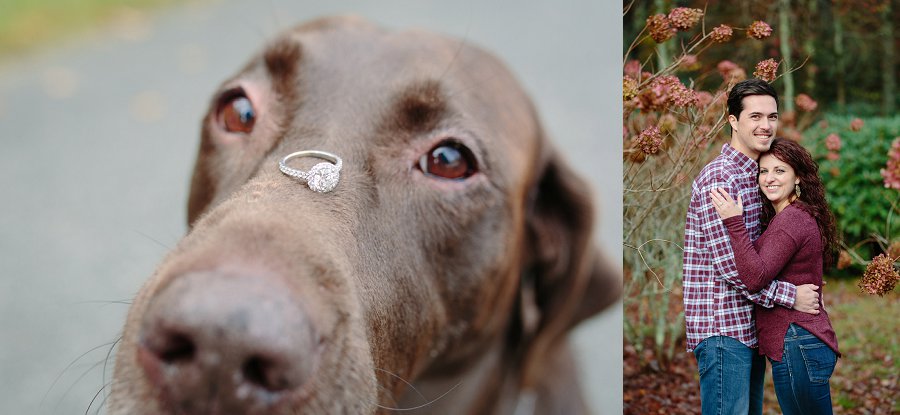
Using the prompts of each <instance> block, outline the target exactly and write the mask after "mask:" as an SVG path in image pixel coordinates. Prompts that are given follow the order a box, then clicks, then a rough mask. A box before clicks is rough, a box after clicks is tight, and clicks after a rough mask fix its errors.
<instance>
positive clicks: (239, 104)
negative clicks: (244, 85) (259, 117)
mask: <svg viewBox="0 0 900 415" xmlns="http://www.w3.org/2000/svg"><path fill="white" fill-rule="evenodd" d="M218 118H219V122H221V123H222V125H224V126H225V130H226V131H229V132H232V133H238V132H240V133H249V132H251V131H253V124H255V123H256V111H255V110H254V109H253V103H252V102H250V99H249V98H247V96H246V95H244V92H243V91H239V92H237V93H235V94H234V95H231V96H229V97H226V98H225V99H223V100H222V103H221V104H219V115H218Z"/></svg>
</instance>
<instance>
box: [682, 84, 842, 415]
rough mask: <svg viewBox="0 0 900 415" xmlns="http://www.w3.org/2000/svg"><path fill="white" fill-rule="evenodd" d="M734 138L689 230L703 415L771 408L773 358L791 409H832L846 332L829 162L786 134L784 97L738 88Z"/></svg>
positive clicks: (688, 296)
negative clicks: (827, 280)
mask: <svg viewBox="0 0 900 415" xmlns="http://www.w3.org/2000/svg"><path fill="white" fill-rule="evenodd" d="M728 122H729V124H730V125H731V141H730V143H729V144H725V145H723V146H722V153H721V154H720V155H719V156H718V157H716V158H715V159H714V160H713V161H712V162H710V163H709V164H708V165H706V167H704V168H703V170H702V171H701V172H700V175H699V176H698V177H697V179H696V180H694V183H693V187H692V193H691V202H690V206H689V207H688V212H687V222H686V224H685V232H684V281H683V286H684V315H685V323H686V325H687V348H688V352H691V351H692V352H693V353H694V355H695V357H696V358H697V366H698V370H699V372H700V398H701V406H702V412H703V415H707V414H724V415H732V414H755V415H759V414H761V413H762V403H763V378H764V376H765V368H766V359H768V360H769V362H770V363H771V364H772V377H773V381H774V384H775V393H776V395H777V396H778V403H779V405H780V406H781V410H782V412H783V413H784V414H786V415H793V414H831V413H832V409H831V391H830V388H829V379H830V378H831V374H832V372H833V371H834V366H835V363H836V361H837V357H838V356H839V355H840V353H839V352H838V346H837V338H836V336H835V333H834V330H833V329H832V326H831V322H830V321H829V319H828V313H826V312H825V309H824V307H823V306H822V301H821V297H820V295H819V292H820V291H821V287H822V285H823V283H822V273H823V269H825V268H827V267H829V266H830V265H831V264H832V263H833V260H834V258H833V256H834V251H835V247H836V235H835V232H836V231H835V222H834V217H833V216H832V214H831V212H830V210H829V209H828V205H827V203H826V201H825V189H824V186H823V185H822V182H821V180H820V179H819V176H818V166H817V165H816V163H815V162H814V161H813V159H812V157H811V156H810V154H809V152H807V151H806V150H805V149H804V148H803V147H802V146H800V145H799V144H797V143H795V142H793V141H790V140H785V139H780V138H778V139H776V138H775V132H776V129H777V126H778V95H777V93H776V92H775V90H774V89H773V88H772V86H771V85H769V84H768V83H767V82H765V81H762V80H759V79H750V80H746V81H743V82H740V83H738V84H736V85H735V86H734V87H733V88H732V89H731V91H730V92H729V94H728Z"/></svg>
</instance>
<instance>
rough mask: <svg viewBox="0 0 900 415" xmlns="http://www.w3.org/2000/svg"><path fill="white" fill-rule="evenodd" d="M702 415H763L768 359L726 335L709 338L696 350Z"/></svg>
mask: <svg viewBox="0 0 900 415" xmlns="http://www.w3.org/2000/svg"><path fill="white" fill-rule="evenodd" d="M694 356H695V357H696V358H697V369H698V370H699V372H700V406H701V408H702V411H703V415H745V414H750V415H761V414H762V404H763V379H764V378H765V376H766V359H765V358H764V357H763V356H760V355H759V351H758V350H757V349H751V348H749V347H747V346H745V345H744V344H743V343H741V342H739V341H737V340H735V339H733V338H731V337H727V336H713V337H709V338H707V339H705V340H703V341H702V342H700V344H699V345H697V347H696V348H695V349H694Z"/></svg>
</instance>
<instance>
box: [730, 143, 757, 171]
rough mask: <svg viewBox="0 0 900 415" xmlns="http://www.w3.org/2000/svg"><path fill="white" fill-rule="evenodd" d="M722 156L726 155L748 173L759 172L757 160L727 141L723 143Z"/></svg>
mask: <svg viewBox="0 0 900 415" xmlns="http://www.w3.org/2000/svg"><path fill="white" fill-rule="evenodd" d="M722 156H724V157H725V159H726V160H728V161H730V162H732V163H734V164H735V165H737V166H738V167H739V168H740V169H741V170H743V171H744V172H746V173H747V174H753V175H755V174H757V173H758V172H759V164H757V162H756V160H754V159H752V158H750V157H747V155H746V154H744V153H741V152H740V151H737V149H735V148H734V147H732V146H731V144H728V143H725V144H723V145H722Z"/></svg>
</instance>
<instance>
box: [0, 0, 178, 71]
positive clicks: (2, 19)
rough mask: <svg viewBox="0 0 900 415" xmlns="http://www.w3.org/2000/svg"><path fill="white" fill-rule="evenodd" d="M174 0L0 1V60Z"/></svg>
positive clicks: (174, 1) (174, 0)
mask: <svg viewBox="0 0 900 415" xmlns="http://www.w3.org/2000/svg"><path fill="white" fill-rule="evenodd" d="M176 2H177V0H0V59H9V58H10V57H13V56H16V55H20V54H23V53H26V52H28V51H31V50H34V49H35V48H37V47H40V46H42V45H46V44H50V43H53V42H56V41H61V40H64V39H66V38H67V37H70V36H75V35H78V34H80V33H84V32H86V31H89V30H90V29H92V28H95V27H98V26H102V25H105V24H108V23H109V22H111V21H113V20H114V19H116V17H117V16H121V15H122V14H123V13H127V12H129V11H135V10H138V11H145V10H150V9H154V8H158V7H161V6H165V5H170V4H174V3H176Z"/></svg>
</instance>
